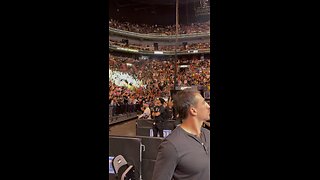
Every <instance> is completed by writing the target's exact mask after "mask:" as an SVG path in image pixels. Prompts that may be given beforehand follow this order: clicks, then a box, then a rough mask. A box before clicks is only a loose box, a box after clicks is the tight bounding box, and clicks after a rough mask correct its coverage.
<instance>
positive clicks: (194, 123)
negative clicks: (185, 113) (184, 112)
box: [180, 119, 202, 137]
mask: <svg viewBox="0 0 320 180" xmlns="http://www.w3.org/2000/svg"><path fill="white" fill-rule="evenodd" d="M201 126H202V122H201V121H198V120H196V119H185V120H184V121H183V122H182V124H181V126H180V127H181V128H182V129H183V130H185V131H187V132H188V133H190V134H193V135H196V136H198V137H200V134H201Z"/></svg>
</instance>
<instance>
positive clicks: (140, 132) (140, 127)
mask: <svg viewBox="0 0 320 180" xmlns="http://www.w3.org/2000/svg"><path fill="white" fill-rule="evenodd" d="M153 122H154V120H150V119H138V120H137V121H136V135H137V136H151V135H152V134H153V133H152V128H153ZM176 125H177V123H176V121H175V120H167V121H165V124H164V133H167V134H168V133H170V131H172V130H173V129H174V128H175V127H176Z"/></svg>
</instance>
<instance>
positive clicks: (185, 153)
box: [152, 90, 210, 180]
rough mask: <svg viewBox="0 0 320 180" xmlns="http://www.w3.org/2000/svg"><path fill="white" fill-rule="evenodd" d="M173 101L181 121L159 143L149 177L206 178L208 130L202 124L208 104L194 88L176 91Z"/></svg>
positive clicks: (162, 179)
mask: <svg viewBox="0 0 320 180" xmlns="http://www.w3.org/2000/svg"><path fill="white" fill-rule="evenodd" d="M173 103H174V106H175V108H176V110H177V113H178V115H179V118H181V119H182V124H181V125H180V126H178V127H177V128H176V129H174V130H173V131H172V133H171V134H170V135H169V136H168V137H167V138H166V139H164V141H163V142H162V143H161V144H160V147H159V151H158V155H157V160H156V164H155V167H154V171H153V178H152V180H171V179H174V180H209V179H210V131H209V130H207V129H204V128H202V124H203V122H204V121H207V120H209V119H210V106H209V105H208V104H207V102H206V101H205V99H204V98H203V97H202V96H201V94H200V93H199V91H195V90H184V91H180V92H178V93H177V94H176V96H175V98H174V102H173Z"/></svg>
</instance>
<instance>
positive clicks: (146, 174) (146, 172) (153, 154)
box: [109, 136, 163, 180]
mask: <svg viewBox="0 0 320 180" xmlns="http://www.w3.org/2000/svg"><path fill="white" fill-rule="evenodd" d="M111 139H112V141H113V143H112V144H110V140H111ZM123 139H128V141H132V139H139V140H140V141H139V142H141V144H142V146H141V147H142V148H141V149H142V152H141V160H142V161H141V162H140V164H139V165H140V167H141V178H142V179H143V180H151V179H152V173H153V169H154V165H155V162H156V158H157V154H158V149H159V145H160V143H161V142H162V140H163V138H160V137H147V136H133V137H129V136H109V146H110V145H112V146H115V147H113V150H116V151H118V152H120V149H121V153H122V155H123V156H124V157H125V158H126V159H127V160H128V162H130V160H131V161H132V160H133V159H134V158H133V157H131V156H133V155H134V154H133V153H132V152H131V151H133V152H137V151H138V150H139V148H138V146H134V147H133V146H132V147H131V146H130V145H128V144H126V145H124V144H123V143H124V142H125V141H124V140H123ZM129 146H130V148H128V147H129ZM109 148H111V147H109ZM129 151H130V152H129ZM113 154H114V153H113ZM113 154H112V153H111V152H110V150H109V156H113ZM124 154H125V155H126V156H127V157H126V156H125V155H124ZM135 155H137V153H135ZM135 159H138V158H137V157H136V158H135ZM139 165H136V166H139ZM136 170H137V169H136ZM110 176H111V177H113V178H114V175H112V174H111V175H110V174H109V179H110ZM111 179H112V178H111Z"/></svg>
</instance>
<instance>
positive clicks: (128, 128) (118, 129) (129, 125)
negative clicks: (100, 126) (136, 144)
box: [109, 119, 137, 136]
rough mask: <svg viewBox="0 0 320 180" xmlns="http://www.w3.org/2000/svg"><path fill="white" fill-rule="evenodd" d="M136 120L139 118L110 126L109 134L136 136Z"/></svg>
mask: <svg viewBox="0 0 320 180" xmlns="http://www.w3.org/2000/svg"><path fill="white" fill-rule="evenodd" d="M136 120H137V119H133V120H129V121H126V122H122V123H119V124H115V125H112V126H110V131H109V135H121V136H135V135H136Z"/></svg>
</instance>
